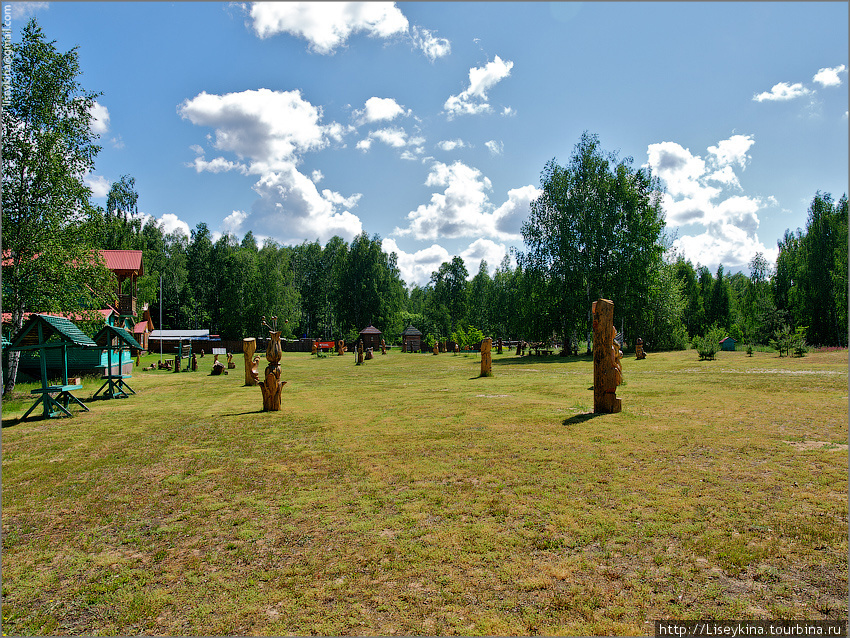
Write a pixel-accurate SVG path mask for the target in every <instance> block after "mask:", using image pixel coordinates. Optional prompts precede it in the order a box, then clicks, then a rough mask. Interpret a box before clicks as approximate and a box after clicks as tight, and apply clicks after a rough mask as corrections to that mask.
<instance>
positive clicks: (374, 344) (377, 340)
mask: <svg viewBox="0 0 850 638" xmlns="http://www.w3.org/2000/svg"><path fill="white" fill-rule="evenodd" d="M381 336H382V333H381V331H380V330H378V329H377V328H376V327H375V326H372V325H370V326H368V327H366V328H363V330H361V331H360V339H361V340H362V341H363V349H364V350H365V349H367V348H375V349H377V348H380V347H381Z"/></svg>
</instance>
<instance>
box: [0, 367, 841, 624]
mask: <svg viewBox="0 0 850 638" xmlns="http://www.w3.org/2000/svg"><path fill="white" fill-rule="evenodd" d="M155 359H157V357H150V358H148V359H147V361H150V360H155ZM493 359H494V361H493V363H494V365H493V372H494V376H493V377H492V378H478V374H479V362H478V359H477V358H476V357H475V356H472V355H461V356H454V355H450V354H443V355H439V356H433V355H403V354H401V353H399V352H398V351H392V352H391V353H390V354H388V355H386V356H381V355H378V356H376V358H375V359H374V360H372V361H368V362H366V363H365V364H364V365H363V366H355V365H354V359H353V356H352V355H347V356H344V357H335V356H331V357H328V358H325V359H317V358H315V357H311V356H310V355H308V354H295V353H292V354H285V355H284V359H283V361H282V362H281V366H282V369H283V378H284V379H286V380H288V382H289V383H288V385H287V386H286V387H285V388H284V405H283V409H282V410H281V411H280V412H278V413H263V412H261V407H262V399H261V396H260V391H259V389H258V388H256V387H254V388H247V387H242V382H243V374H242V371H241V370H240V369H238V368H237V369H236V370H233V371H231V373H230V374H229V375H228V376H224V377H212V376H208V374H207V373H208V371H209V368H210V366H211V359H206V358H205V359H203V360H200V361H201V370H200V371H199V372H197V373H181V374H172V373H165V372H136V373H135V375H134V378H133V379H132V380H131V385H132V386H133V388H134V389H136V390H137V392H138V394H137V395H136V396H132V397H130V398H129V399H121V400H112V401H92V402H91V403H90V404H89V405H90V407H91V412H89V413H77V414H76V415H75V416H74V417H73V418H72V419H55V420H47V421H44V420H40V419H37V420H27V421H25V422H17V420H16V417H17V416H19V415H20V414H22V413H23V411H24V410H25V409H26V407H28V405H25V404H23V403H22V402H18V403H10V404H4V415H3V419H4V423H3V425H4V429H3V512H2V514H3V558H2V567H3V631H4V632H6V633H9V634H75V633H84V634H132V633H145V634H171V635H204V634H270V635H283V634H290V633H291V634H308V633H316V634H334V635H341V634H372V635H374V634H522V635H526V634H538V633H541V634H580V635H586V634H615V635H621V634H645V633H647V632H649V631H651V630H652V625H651V624H648V623H651V621H653V620H655V619H661V618H677V619H679V618H681V619H688V618H721V619H722V618H798V619H800V618H808V619H815V618H830V619H837V618H846V617H847V612H848V610H847V551H848V547H847V534H848V527H847V461H848V456H847V418H848V414H847V406H848V398H847V394H848V392H847V389H848V385H847V351H846V350H845V351H839V352H830V353H811V354H809V355H807V356H806V357H804V358H801V359H788V358H779V357H778V356H777V355H775V354H769V353H755V356H753V357H752V358H750V357H747V356H746V355H745V354H744V353H742V352H734V353H726V352H721V353H719V354H718V358H717V360H716V361H709V362H699V361H697V356H696V353H695V352H693V351H690V352H675V353H650V354H649V356H648V358H647V359H646V360H644V361H636V360H634V359H633V358H629V357H627V358H626V359H625V360H624V378H625V384H624V385H623V386H621V387H620V388H619V391H618V396H620V397H622V399H623V411H622V412H621V413H619V414H615V415H592V414H591V413H590V410H591V409H592V403H593V396H592V391H591V390H590V389H589V386H590V384H591V383H592V374H591V372H592V363H591V362H590V361H589V360H588V359H585V358H568V359H561V358H558V357H552V358H545V359H543V358H522V359H517V358H516V357H514V356H513V355H501V356H500V355H494V357H493ZM144 362H145V360H144V359H143V363H144ZM98 385H99V384H98V383H97V382H96V381H95V380H90V381H86V385H85V387H84V389H83V390H82V391H81V392H80V393H78V394H79V395H80V396H81V397H82V398H83V399H85V398H86V397H87V396H90V395H91V394H92V393H93V392H94V391H95V390H96V389H97V387H98ZM25 389H26V388H24V390H25Z"/></svg>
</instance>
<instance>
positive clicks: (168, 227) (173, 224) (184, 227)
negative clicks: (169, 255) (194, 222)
mask: <svg viewBox="0 0 850 638" xmlns="http://www.w3.org/2000/svg"><path fill="white" fill-rule="evenodd" d="M158 224H159V227H160V228H161V229H162V232H163V234H165V235H168V234H170V233H175V232H176V233H179V234H182V235H186V237H190V236H191V235H192V233H191V231H190V229H189V224H187V223H186V222H184V221H183V220H182V219H180V218H179V217H177V215H175V214H174V213H165V214H164V215H163V216H162V217H161V218H160V220H159V222H158Z"/></svg>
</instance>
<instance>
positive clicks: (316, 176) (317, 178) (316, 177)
mask: <svg viewBox="0 0 850 638" xmlns="http://www.w3.org/2000/svg"><path fill="white" fill-rule="evenodd" d="M310 179H312V180H313V183H314V184H318V183H319V182H321V181H322V180H323V179H325V176H324V174H323V173H322V171H320V170H319V169H318V168H317V169H315V170H314V171H313V172H312V173H311V174H310Z"/></svg>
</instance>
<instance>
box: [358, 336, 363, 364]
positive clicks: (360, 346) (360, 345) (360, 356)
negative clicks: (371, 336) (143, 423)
mask: <svg viewBox="0 0 850 638" xmlns="http://www.w3.org/2000/svg"><path fill="white" fill-rule="evenodd" d="M361 363H363V342H362V341H358V342H357V365H360V364H361Z"/></svg>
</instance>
